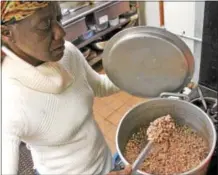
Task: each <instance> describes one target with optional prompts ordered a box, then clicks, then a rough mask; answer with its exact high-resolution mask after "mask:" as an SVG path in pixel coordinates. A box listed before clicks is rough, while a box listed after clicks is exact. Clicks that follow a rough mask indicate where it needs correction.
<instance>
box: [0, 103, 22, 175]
mask: <svg viewBox="0 0 218 175" xmlns="http://www.w3.org/2000/svg"><path fill="white" fill-rule="evenodd" d="M18 106H19V104H12V103H8V101H4V102H3V103H2V174H10V175H11V174H17V173H18V162H19V145H20V142H21V141H20V138H21V137H22V136H23V135H24V133H25V130H26V127H25V124H24V121H23V119H22V115H23V114H22V111H21V108H19V107H18Z"/></svg>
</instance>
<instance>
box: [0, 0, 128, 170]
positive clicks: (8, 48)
mask: <svg viewBox="0 0 218 175" xmlns="http://www.w3.org/2000/svg"><path fill="white" fill-rule="evenodd" d="M1 17H2V18H1V36H2V41H3V43H4V46H2V50H3V52H4V53H5V54H6V57H5V58H4V60H3V62H2V90H3V93H2V102H3V103H2V122H3V129H2V137H3V140H2V146H3V151H2V154H3V161H2V162H3V165H2V168H3V172H2V173H3V174H16V173H17V170H18V160H19V144H20V142H21V141H23V142H25V143H26V144H27V146H28V148H29V149H30V150H31V154H32V158H33V162H34V168H35V169H36V170H37V172H38V173H39V174H107V173H110V174H129V173H130V171H131V168H129V167H128V168H125V169H124V170H122V171H118V172H111V168H112V157H111V153H110V151H109V148H108V146H107V144H106V142H105V139H104V137H103V135H102V133H101V132H100V130H99V127H98V126H97V124H96V122H95V121H94V118H93V110H92V107H93V100H94V97H95V96H99V97H102V96H108V95H110V94H113V93H115V92H117V91H118V89H117V88H116V87H115V86H114V85H113V84H112V83H111V82H110V81H109V79H108V78H107V77H106V76H105V75H99V74H97V73H96V72H95V71H94V70H93V69H92V68H91V67H90V66H89V65H88V64H87V62H86V60H85V59H84V57H83V55H82V54H81V53H80V52H79V51H78V49H77V48H76V47H75V46H73V45H72V44H71V43H70V42H66V41H64V36H65V32H64V30H63V28H62V27H61V23H60V20H61V11H60V7H59V4H58V3H57V2H46V1H41V2H38V1H4V2H3V1H1Z"/></svg>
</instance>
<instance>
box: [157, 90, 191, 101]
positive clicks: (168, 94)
mask: <svg viewBox="0 0 218 175" xmlns="http://www.w3.org/2000/svg"><path fill="white" fill-rule="evenodd" d="M160 97H161V98H167V97H177V98H179V99H182V100H185V101H190V98H189V97H188V96H187V95H185V94H178V93H170V92H163V93H161V94H160Z"/></svg>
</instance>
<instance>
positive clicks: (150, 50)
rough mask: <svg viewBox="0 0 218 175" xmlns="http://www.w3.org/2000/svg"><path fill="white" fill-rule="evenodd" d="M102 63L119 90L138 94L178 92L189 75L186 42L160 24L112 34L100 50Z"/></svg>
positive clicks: (190, 63) (190, 65)
mask: <svg viewBox="0 0 218 175" xmlns="http://www.w3.org/2000/svg"><path fill="white" fill-rule="evenodd" d="M103 67H104V69H105V72H106V74H107V75H108V77H109V79H110V80H111V81H112V82H113V83H114V84H115V85H116V86H117V87H119V88H120V89H121V90H124V91H126V92H128V93H130V94H132V95H135V96H139V97H157V96H159V95H160V94H161V93H162V92H179V91H180V90H182V89H183V88H184V87H185V86H186V85H187V84H188V83H189V82H190V81H191V79H192V76H193V72H194V58H193V55H192V53H191V51H190V49H189V48H188V46H187V45H186V44H185V43H184V42H183V41H182V40H181V39H180V38H179V37H177V36H176V35H174V34H172V33H170V32H169V31H167V30H165V29H163V28H156V27H142V26H140V27H133V28H129V29H126V30H123V31H121V32H119V33H117V34H116V35H114V36H113V37H112V38H111V39H110V40H109V41H108V43H107V45H106V47H105V50H104V52H103Z"/></svg>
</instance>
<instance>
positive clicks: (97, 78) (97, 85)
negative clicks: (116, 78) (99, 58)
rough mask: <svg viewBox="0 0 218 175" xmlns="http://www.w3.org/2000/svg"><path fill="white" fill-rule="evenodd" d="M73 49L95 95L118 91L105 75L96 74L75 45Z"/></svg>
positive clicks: (103, 95) (110, 93) (106, 94)
mask: <svg viewBox="0 0 218 175" xmlns="http://www.w3.org/2000/svg"><path fill="white" fill-rule="evenodd" d="M73 47H74V46H73ZM74 50H75V52H76V55H77V56H78V57H79V60H81V63H82V65H83V67H84V69H85V72H86V77H87V80H88V83H89V85H90V86H91V87H92V89H93V91H94V94H95V96H97V97H105V96H109V95H112V94H114V93H117V92H119V88H118V87H116V86H115V85H114V84H113V83H112V82H111V81H110V79H109V78H108V77H107V75H105V74H104V75H103V74H98V73H97V72H96V71H95V70H94V69H92V67H91V66H90V65H89V64H88V62H87V61H86V60H85V57H84V56H83V54H82V53H81V52H80V51H79V50H78V49H77V48H76V47H75V48H74Z"/></svg>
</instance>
